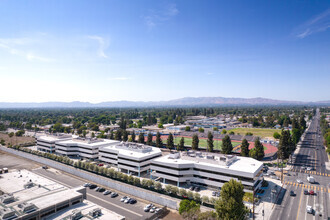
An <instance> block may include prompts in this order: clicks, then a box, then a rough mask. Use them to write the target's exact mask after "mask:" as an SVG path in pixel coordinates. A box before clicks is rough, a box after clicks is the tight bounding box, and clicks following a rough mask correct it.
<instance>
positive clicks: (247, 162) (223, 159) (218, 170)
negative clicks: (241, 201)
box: [151, 151, 263, 191]
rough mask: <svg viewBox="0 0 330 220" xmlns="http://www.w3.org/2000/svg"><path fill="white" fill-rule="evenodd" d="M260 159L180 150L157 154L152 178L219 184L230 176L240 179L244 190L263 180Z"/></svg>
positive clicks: (216, 185) (189, 183)
mask: <svg viewBox="0 0 330 220" xmlns="http://www.w3.org/2000/svg"><path fill="white" fill-rule="evenodd" d="M262 168H263V163H262V162H260V161H257V160H255V159H253V158H248V157H239V156H234V155H219V154H212V153H202V152H194V151H189V152H181V153H176V154H169V155H166V156H163V157H160V158H156V159H154V160H153V161H152V164H151V178H161V179H162V180H163V182H164V183H173V184H177V186H180V184H181V185H183V184H187V185H200V186H207V187H212V188H219V187H222V186H223V184H224V183H226V182H228V181H229V180H230V179H232V178H233V179H235V180H238V181H241V182H242V184H243V186H244V188H245V190H246V191H253V189H257V188H258V187H259V185H260V183H261V182H262V179H263V178H262Z"/></svg>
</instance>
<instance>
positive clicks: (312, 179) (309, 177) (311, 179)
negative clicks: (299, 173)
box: [307, 176, 315, 183]
mask: <svg viewBox="0 0 330 220" xmlns="http://www.w3.org/2000/svg"><path fill="white" fill-rule="evenodd" d="M307 181H308V182H309V183H315V179H314V177H312V176H308V177H307Z"/></svg>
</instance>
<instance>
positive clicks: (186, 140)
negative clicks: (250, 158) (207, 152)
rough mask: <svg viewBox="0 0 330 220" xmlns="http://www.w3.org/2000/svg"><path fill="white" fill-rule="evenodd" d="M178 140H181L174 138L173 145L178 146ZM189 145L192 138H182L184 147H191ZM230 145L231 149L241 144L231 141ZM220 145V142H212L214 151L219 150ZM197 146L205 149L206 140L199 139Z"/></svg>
mask: <svg viewBox="0 0 330 220" xmlns="http://www.w3.org/2000/svg"><path fill="white" fill-rule="evenodd" d="M180 139H181V137H175V139H174V144H179V142H180ZM191 143H192V138H187V137H185V138H184V145H185V146H191ZM231 143H232V145H233V147H235V146H237V145H239V144H241V143H240V142H233V141H232V142H231ZM221 144H222V141H220V140H214V142H213V145H214V149H216V150H220V149H221ZM198 146H199V147H200V148H206V146H207V139H199V145H198Z"/></svg>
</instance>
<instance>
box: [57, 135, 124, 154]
mask: <svg viewBox="0 0 330 220" xmlns="http://www.w3.org/2000/svg"><path fill="white" fill-rule="evenodd" d="M118 143H119V141H114V140H108V139H96V138H94V139H88V138H80V137H78V138H73V139H70V140H65V141H59V142H56V143H55V149H56V154H60V155H64V156H68V157H78V158H87V159H97V158H98V157H99V149H100V148H102V147H106V146H111V145H115V144H118Z"/></svg>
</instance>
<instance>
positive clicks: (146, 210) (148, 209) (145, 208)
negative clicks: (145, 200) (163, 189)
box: [143, 203, 153, 212]
mask: <svg viewBox="0 0 330 220" xmlns="http://www.w3.org/2000/svg"><path fill="white" fill-rule="evenodd" d="M152 206H153V204H151V203H150V204H148V205H146V206H145V207H144V209H143V211H145V212H149V211H150V209H151V208H152Z"/></svg>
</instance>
